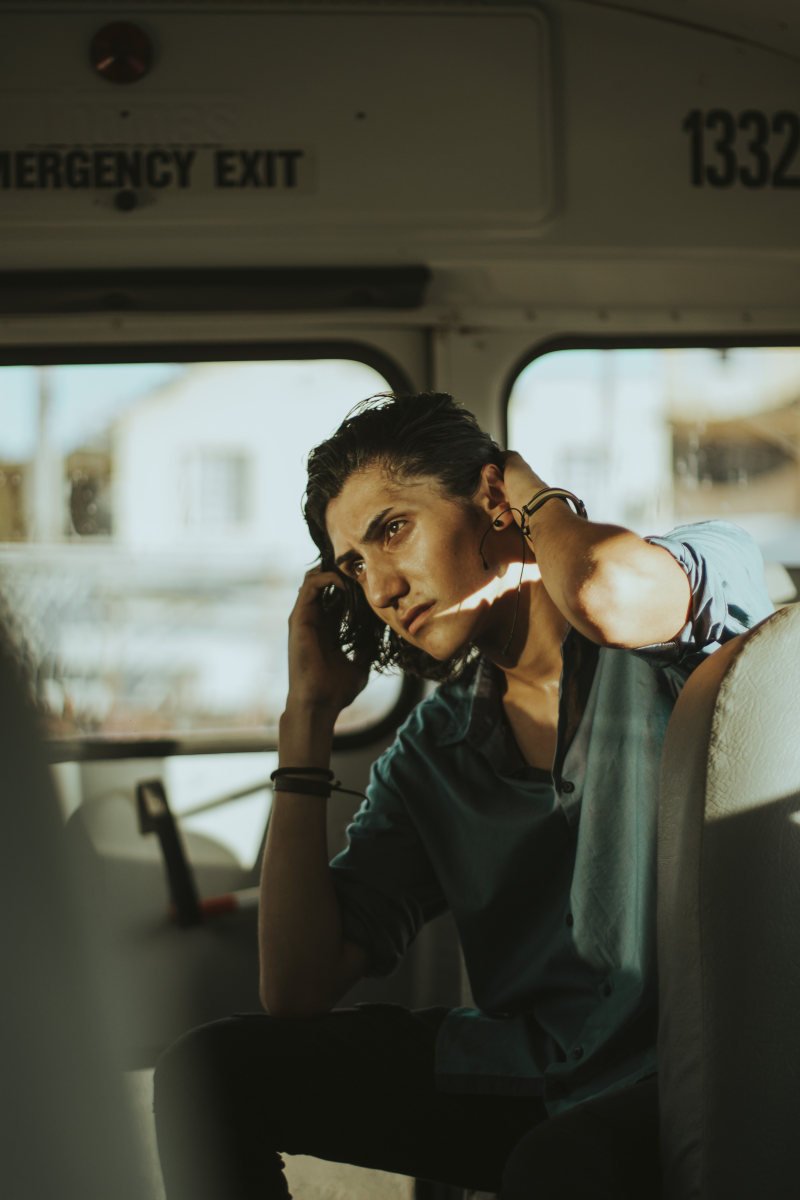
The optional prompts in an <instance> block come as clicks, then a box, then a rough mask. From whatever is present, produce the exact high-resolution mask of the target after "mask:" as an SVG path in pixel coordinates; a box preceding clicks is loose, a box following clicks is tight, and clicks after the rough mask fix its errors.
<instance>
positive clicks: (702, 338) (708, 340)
mask: <svg viewBox="0 0 800 1200" xmlns="http://www.w3.org/2000/svg"><path fill="white" fill-rule="evenodd" d="M759 347H763V348H764V349H770V348H772V347H774V348H775V349H780V348H781V347H785V348H788V349H797V350H800V330H798V331H797V332H796V333H791V332H782V333H773V334H769V333H763V334H762V333H759V334H735V333H719V332H716V333H709V334H697V333H691V334H682V335H678V334H642V333H635V334H620V333H614V334H607V335H606V334H602V335H594V334H558V335H556V336H554V337H550V338H547V339H546V340H545V341H543V342H538V343H537V344H536V345H535V346H533V347H531V348H530V349H528V350H526V351H525V353H524V354H522V355H521V356H520V357H519V358H517V359H516V360H515V362H514V364H513V366H512V367H511V368H510V370H509V371H508V373H507V375H506V377H505V380H504V382H503V386H502V389H501V392H500V404H501V421H502V429H503V444H504V445H505V446H508V406H509V403H510V401H511V393H512V391H513V390H514V384H515V383H516V381H517V379H518V378H519V376H520V375H521V374H522V372H523V371H524V370H525V368H526V367H529V366H530V364H531V363H532V362H535V361H536V359H537V358H543V357H544V355H546V354H556V353H558V352H559V351H563V350H739V349H741V350H749V349H754V348H756V349H757V348H759Z"/></svg>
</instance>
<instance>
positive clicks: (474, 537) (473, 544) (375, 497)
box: [325, 465, 489, 660]
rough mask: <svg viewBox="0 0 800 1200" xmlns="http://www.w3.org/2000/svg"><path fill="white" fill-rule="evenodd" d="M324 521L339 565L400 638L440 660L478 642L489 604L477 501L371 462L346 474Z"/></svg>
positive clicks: (482, 522)
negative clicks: (451, 494) (463, 499)
mask: <svg viewBox="0 0 800 1200" xmlns="http://www.w3.org/2000/svg"><path fill="white" fill-rule="evenodd" d="M325 518H326V525H327V530H328V536H329V537H330V540H331V543H332V545H333V554H334V559H335V560H336V563H337V566H338V568H339V570H340V571H341V572H342V573H343V574H344V575H346V576H347V577H348V578H350V579H352V580H354V581H355V582H356V583H357V584H358V586H359V587H361V588H362V589H363V592H364V595H365V597H366V600H367V603H368V604H369V606H370V608H372V610H373V611H374V612H375V613H376V614H377V615H378V616H379V617H380V618H381V620H382V621H385V622H386V624H387V625H389V626H390V627H391V628H392V629H393V630H394V631H395V632H396V633H397V634H399V636H400V637H402V638H404V639H405V641H407V642H409V643H410V644H411V645H413V646H418V647H419V648H420V649H421V650H425V651H426V652H427V653H428V654H430V655H431V656H432V657H433V658H436V659H439V660H444V659H447V658H451V657H452V656H453V655H454V654H456V653H457V652H458V651H460V650H462V649H463V648H464V647H465V646H466V645H468V644H469V643H470V642H473V641H475V640H476V639H477V637H478V636H479V635H480V632H481V629H482V626H483V624H484V622H485V621H486V619H487V614H488V608H489V605H488V598H487V597H486V596H485V595H484V594H483V593H484V591H485V589H486V584H487V578H486V573H485V572H484V570H483V567H482V564H481V560H480V556H479V553H478V547H479V542H480V536H481V533H482V531H483V527H485V525H486V524H487V523H488V518H487V517H486V516H484V515H482V514H481V511H480V509H479V508H478V507H477V506H469V505H463V504H459V503H457V502H455V501H454V500H452V499H450V498H448V497H447V496H445V495H444V494H443V492H442V488H441V485H440V484H439V482H438V480H436V479H434V478H431V477H430V476H424V477H422V478H416V479H411V480H405V481H403V480H398V479H393V478H392V477H391V476H389V475H387V473H386V472H385V471H384V469H383V468H382V467H380V466H377V465H376V466H371V467H368V468H366V469H365V470H364V471H360V472H358V473H357V474H354V475H351V476H350V477H349V479H348V480H347V482H346V483H345V485H344V487H343V488H342V490H341V492H340V493H339V495H338V496H337V497H336V499H335V500H332V501H331V502H330V504H329V505H328V508H327V512H326V514H325Z"/></svg>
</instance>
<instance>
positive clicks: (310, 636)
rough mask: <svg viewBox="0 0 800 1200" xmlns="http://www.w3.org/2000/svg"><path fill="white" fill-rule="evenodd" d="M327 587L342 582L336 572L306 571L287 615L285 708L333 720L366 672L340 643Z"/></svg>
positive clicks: (358, 689) (361, 684)
mask: <svg viewBox="0 0 800 1200" xmlns="http://www.w3.org/2000/svg"><path fill="white" fill-rule="evenodd" d="M330 587H335V588H338V589H341V588H342V587H343V584H342V581H341V579H340V578H339V576H338V574H337V573H336V572H335V571H323V570H322V569H321V568H320V567H314V568H312V570H310V571H308V572H307V574H306V576H305V578H304V580H303V583H302V586H301V588H300V591H299V593H298V596H297V601H296V603H295V606H294V608H293V610H292V614H291V616H290V618H289V697H288V700H287V708H292V707H294V706H298V707H306V708H309V709H313V710H314V711H316V712H319V713H326V714H328V715H329V716H330V718H331V720H332V721H333V720H335V719H336V717H337V716H338V715H339V713H340V712H341V710H342V709H343V708H346V707H347V705H348V704H352V702H353V701H354V700H355V698H356V696H357V695H358V694H359V692H361V691H362V690H363V688H364V687H365V685H366V682H367V676H368V672H367V671H366V670H365V669H364V668H363V667H361V666H360V665H358V664H357V663H354V662H352V661H351V660H350V659H349V658H348V657H347V655H346V654H345V653H344V651H343V650H342V648H341V646H340V645H339V639H338V620H332V619H331V615H330V613H329V612H328V611H326V608H325V605H324V603H323V594H324V592H325V590H326V588H330Z"/></svg>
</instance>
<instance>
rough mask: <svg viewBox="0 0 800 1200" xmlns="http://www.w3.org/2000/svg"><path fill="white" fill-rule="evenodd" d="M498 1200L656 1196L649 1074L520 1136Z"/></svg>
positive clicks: (653, 1086) (654, 1100)
mask: <svg viewBox="0 0 800 1200" xmlns="http://www.w3.org/2000/svg"><path fill="white" fill-rule="evenodd" d="M501 1195H502V1200H578V1198H579V1197H580V1198H583V1197H586V1198H587V1200H589V1198H590V1197H591V1200H659V1197H660V1195H661V1172H660V1168H659V1154H658V1087H657V1079H656V1076H655V1075H653V1076H651V1078H649V1079H645V1080H643V1081H642V1082H641V1083H637V1084H635V1085H634V1086H633V1087H628V1088H623V1089H621V1090H620V1091H617V1092H612V1093H611V1094H610V1095H606V1096H600V1097H598V1098H597V1099H596V1100H589V1101H587V1102H586V1103H584V1104H578V1105H576V1107H575V1108H573V1109H570V1110H569V1111H567V1112H565V1113H562V1114H560V1115H559V1116H557V1117H552V1118H551V1119H550V1120H548V1121H545V1122H544V1123H542V1124H540V1125H537V1126H536V1127H535V1128H533V1129H531V1130H529V1131H528V1132H526V1133H525V1134H523V1136H522V1137H521V1138H520V1140H519V1142H518V1143H517V1144H516V1146H515V1147H514V1149H513V1150H512V1152H511V1154H510V1155H509V1157H508V1161H507V1162H506V1166H505V1169H504V1172H503V1187H502V1192H501Z"/></svg>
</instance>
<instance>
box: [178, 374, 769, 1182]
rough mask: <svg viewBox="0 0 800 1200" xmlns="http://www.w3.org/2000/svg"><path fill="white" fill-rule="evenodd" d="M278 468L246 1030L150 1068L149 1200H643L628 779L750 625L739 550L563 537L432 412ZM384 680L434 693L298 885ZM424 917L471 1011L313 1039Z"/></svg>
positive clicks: (695, 535) (405, 401) (647, 785)
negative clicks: (337, 847) (284, 502)
mask: <svg viewBox="0 0 800 1200" xmlns="http://www.w3.org/2000/svg"><path fill="white" fill-rule="evenodd" d="M308 469H309V480H308V490H307V496H306V508H305V514H306V519H307V522H308V525H309V528H310V530H311V533H312V536H313V537H314V539H315V541H316V544H317V546H318V548H319V551H320V558H321V562H320V566H319V567H317V568H315V569H313V570H312V571H310V572H309V573H308V575H307V576H306V578H305V580H304V582H303V584H302V586H301V588H300V592H299V595H298V599H297V603H296V605H295V608H294V611H293V613H292V616H291V620H290V626H289V675H290V682H289V695H288V698H287V703H286V709H285V712H284V714H283V716H282V718H281V723H280V738H279V750H280V770H279V772H278V773H277V778H276V781H275V802H274V807H273V810H272V814H271V818H270V828H269V836H268V840H267V845H266V850H265V855H264V863H263V872H262V891H261V904H260V922H259V937H260V952H261V996H262V1001H263V1003H264V1006H265V1008H266V1010H267V1013H268V1014H269V1015H268V1016H267V1015H254V1016H249V1017H240V1018H233V1019H231V1020H229V1021H223V1022H217V1023H215V1024H214V1025H212V1026H209V1027H206V1028H205V1029H203V1030H200V1031H196V1032H195V1033H193V1034H190V1035H187V1037H186V1038H185V1039H183V1040H182V1042H180V1043H178V1045H177V1046H176V1047H174V1048H173V1050H172V1051H170V1052H169V1053H168V1055H167V1056H166V1057H165V1059H164V1060H163V1062H162V1064H161V1066H160V1068H159V1071H158V1074H157V1086H156V1093H157V1115H158V1119H159V1138H160V1145H161V1153H162V1164H163V1168H164V1174H165V1179H166V1182H167V1192H168V1196H169V1200H182V1198H183V1197H186V1198H187V1200H188V1197H189V1196H191V1197H193V1198H194V1200H198V1197H223V1196H225V1197H228V1198H244V1197H247V1198H250V1197H253V1198H254V1197H256V1196H259V1197H277V1196H286V1195H287V1194H288V1193H287V1191H286V1188H285V1181H284V1179H283V1176H282V1174H281V1172H280V1160H279V1158H278V1152H280V1151H285V1152H289V1153H306V1154H313V1155H317V1156H319V1157H322V1158H329V1159H338V1160H341V1161H351V1162H357V1163H361V1164H363V1165H369V1166H373V1167H379V1168H383V1169H386V1170H391V1171H398V1172H401V1173H404V1174H408V1175H414V1176H417V1177H421V1178H428V1179H432V1180H439V1181H442V1182H445V1183H451V1184H454V1185H459V1186H462V1187H471V1188H476V1189H482V1190H488V1191H498V1192H499V1193H500V1194H501V1196H502V1198H503V1200H523V1197H524V1198H526V1200H527V1198H528V1197H537V1198H541V1200H552V1198H554V1197H557V1196H558V1197H561V1196H564V1197H573V1198H574V1197H584V1196H585V1197H590V1196H591V1197H593V1198H594V1200H597V1198H601V1197H609V1198H610V1197H621V1196H631V1197H634V1196H635V1197H636V1198H637V1200H641V1197H643V1196H647V1195H653V1196H655V1195H657V1194H658V1167H657V1108H656V1086H655V1070H656V1061H655V1040H656V1023H657V1012H656V964H655V825H656V792H657V778H658V767H659V756H660V748H661V742H662V738H663V734H664V730H665V727H666V723H667V720H668V718H669V714H670V711H671V709H672V706H673V704H674V701H675V698H676V696H677V694H678V692H679V690H680V687H681V685H682V683H683V682H684V680H685V679H686V677H687V676H688V674H689V673H690V671H691V670H692V669H693V667H694V666H695V665H696V664H697V663H698V662H699V661H700V660H701V659H702V657H703V656H704V655H705V654H707V653H709V652H710V651H712V650H713V649H714V648H715V647H716V646H718V645H719V644H720V643H721V642H723V641H725V640H727V639H728V638H730V637H732V636H735V635H736V634H738V633H741V632H743V631H744V630H745V629H746V628H748V627H749V626H750V625H752V624H753V623H755V622H756V621H757V620H760V619H761V618H762V617H764V616H766V615H767V614H768V613H769V611H771V606H770V603H769V600H768V597H767V594H766V591H765V587H764V581H763V568H762V564H761V560H760V556H759V554H758V551H757V549H756V548H755V546H754V545H753V543H752V542H751V540H750V539H749V538H748V537H747V535H746V534H744V533H743V531H741V530H739V529H737V528H736V527H734V526H731V525H727V524H724V523H708V524H705V525H697V526H691V527H685V528H683V529H679V530H676V531H674V532H673V533H672V534H670V535H668V536H667V537H665V538H652V539H648V540H644V539H642V538H640V537H638V536H637V535H636V534H633V533H631V532H630V531H628V530H625V529H622V528H620V527H618V526H612V525H604V524H597V523H594V522H592V521H590V520H588V519H586V516H585V513H584V510H583V508H582V505H581V503H580V501H579V500H578V499H577V498H576V497H571V496H570V495H569V493H566V494H565V493H563V492H562V491H560V489H557V488H555V489H553V488H549V487H548V485H547V484H546V483H545V482H544V481H543V480H542V479H540V478H539V477H538V476H537V475H536V474H535V473H534V471H533V470H532V469H531V468H530V467H529V466H528V465H527V464H526V463H525V462H524V461H523V459H522V458H521V457H520V456H519V455H517V454H505V453H503V452H502V451H501V450H500V449H499V448H498V447H497V446H496V445H495V443H494V442H492V440H491V439H490V438H489V437H488V436H487V435H486V434H485V433H484V432H483V431H482V430H480V428H479V427H478V425H477V423H476V422H475V420H474V418H473V417H471V415H470V414H468V413H466V412H465V411H464V410H462V409H460V408H459V407H458V406H457V405H456V404H454V402H453V401H452V399H451V398H450V397H449V396H444V395H423V396H415V397H406V398H395V397H376V398H373V400H371V401H368V402H366V404H365V405H363V406H361V407H360V408H359V409H358V410H357V411H356V412H355V413H354V414H353V415H351V416H350V417H349V418H348V419H347V420H346V421H345V422H344V423H343V425H342V426H341V427H340V428H339V430H338V431H337V432H336V434H334V435H333V437H331V438H330V439H328V441H326V442H324V443H322V445H320V446H318V447H317V448H316V449H315V450H314V451H313V452H312V454H311V455H310V458H309V468H308ZM389 663H396V664H399V665H401V666H403V667H404V668H405V669H407V670H412V671H416V672H417V673H418V674H421V675H423V676H425V677H427V678H430V679H434V680H440V681H443V682H442V683H441V686H440V687H439V688H438V689H437V690H436V691H435V692H434V693H433V694H432V695H431V696H430V697H429V698H428V699H426V700H425V701H423V702H422V704H420V705H419V706H418V707H417V709H416V710H415V711H414V712H413V713H412V715H411V717H410V718H409V720H408V721H407V722H406V724H405V726H404V727H403V729H401V730H400V732H399V733H398V736H397V739H396V741H395V743H394V745H393V746H392V747H391V748H390V749H389V751H388V752H387V753H386V754H385V755H384V756H383V757H382V758H381V759H380V760H379V762H378V763H377V764H376V765H375V767H374V770H373V773H372V778H371V782H370V786H369V790H368V797H367V799H366V801H365V803H364V805H363V806H362V808H361V809H360V811H359V812H358V814H357V815H356V817H355V820H354V822H353V824H352V825H351V827H350V829H349V831H348V833H349V844H348V847H347V849H346V850H345V851H344V852H343V853H342V854H341V855H339V856H338V857H337V858H336V859H335V860H334V861H333V862H332V863H331V864H329V863H328V851H327V842H326V797H327V795H328V794H329V792H330V788H331V776H330V775H329V771H328V767H329V760H330V753H331V746H332V739H333V727H334V722H335V720H336V718H337V716H338V714H339V713H340V712H341V710H342V709H343V708H344V707H345V706H346V705H347V704H349V703H350V702H351V701H352V700H353V699H354V697H355V696H356V695H357V694H358V692H359V691H360V689H361V688H362V687H363V686H364V683H365V681H366V674H367V668H368V667H369V666H370V665H374V664H377V665H378V666H381V665H383V666H385V665H387V664H389ZM446 908H449V909H450V910H451V911H452V913H453V915H454V918H455V921H456V925H457V927H458V930H459V935H460V938H461V943H462V948H463V951H464V957H465V961H466V964H467V969H468V971H469V975H470V982H471V985H472V991H473V994H474V997H475V1001H476V1005H477V1007H476V1008H475V1009H453V1010H445V1009H431V1010H425V1011H422V1012H418V1013H408V1012H406V1011H405V1010H402V1009H400V1008H396V1007H393V1006H371V1005H367V1006H358V1007H356V1008H355V1009H350V1010H347V1009H343V1010H338V1011H331V1010H332V1009H333V1006H334V1005H335V1004H336V1003H337V1001H338V1000H339V998H340V997H341V996H343V995H344V993H345V992H347V990H348V989H349V988H350V987H351V986H352V985H353V984H354V983H355V982H356V981H357V980H358V979H359V978H361V977H362V976H364V975H367V974H377V975H381V974H386V973H388V972H389V971H391V970H392V968H393V967H394V966H395V965H396V963H397V962H398V961H399V959H400V958H401V956H402V954H403V953H404V951H405V949H406V948H407V946H408V945H409V943H410V942H411V941H412V939H413V938H414V936H415V934H416V933H417V931H418V930H419V928H420V927H421V926H422V924H423V923H424V922H425V921H426V920H429V919H431V918H432V917H434V916H436V915H438V914H439V913H441V912H442V911H444V910H445V909H446ZM182 1138H183V1139H184V1145H185V1146H188V1150H187V1149H184V1150H182V1149H181V1145H182V1142H181V1139H182Z"/></svg>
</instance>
